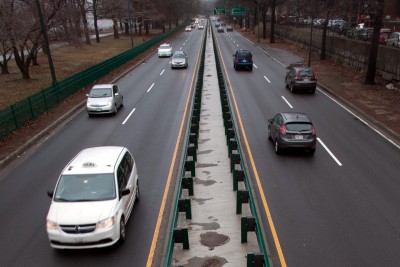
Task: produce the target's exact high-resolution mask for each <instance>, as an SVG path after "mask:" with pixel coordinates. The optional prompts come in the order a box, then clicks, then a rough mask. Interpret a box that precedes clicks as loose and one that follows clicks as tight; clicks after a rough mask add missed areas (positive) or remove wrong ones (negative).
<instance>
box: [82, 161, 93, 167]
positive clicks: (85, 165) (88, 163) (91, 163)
mask: <svg viewBox="0 0 400 267" xmlns="http://www.w3.org/2000/svg"><path fill="white" fill-rule="evenodd" d="M83 167H84V168H90V167H96V164H94V163H93V162H85V163H83Z"/></svg>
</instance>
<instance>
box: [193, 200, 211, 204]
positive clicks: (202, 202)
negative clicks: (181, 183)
mask: <svg viewBox="0 0 400 267" xmlns="http://www.w3.org/2000/svg"><path fill="white" fill-rule="evenodd" d="M211 199H212V198H192V200H193V201H196V202H197V203H199V205H203V204H204V202H206V201H207V200H211Z"/></svg>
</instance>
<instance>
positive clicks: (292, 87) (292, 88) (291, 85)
mask: <svg viewBox="0 0 400 267" xmlns="http://www.w3.org/2000/svg"><path fill="white" fill-rule="evenodd" d="M290 92H292V93H294V86H293V83H291V84H290Z"/></svg>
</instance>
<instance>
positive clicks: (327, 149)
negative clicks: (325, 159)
mask: <svg viewBox="0 0 400 267" xmlns="http://www.w3.org/2000/svg"><path fill="white" fill-rule="evenodd" d="M317 140H318V142H319V143H320V144H321V145H322V146H323V147H324V148H325V150H326V151H327V152H328V153H329V155H331V157H332V158H333V159H334V160H335V161H336V163H337V164H338V165H339V166H343V165H342V163H341V162H340V161H339V160H338V159H337V158H336V157H335V155H333V153H332V152H331V151H330V150H329V148H328V147H327V146H326V145H325V144H324V142H322V140H321V139H320V138H318V137H317Z"/></svg>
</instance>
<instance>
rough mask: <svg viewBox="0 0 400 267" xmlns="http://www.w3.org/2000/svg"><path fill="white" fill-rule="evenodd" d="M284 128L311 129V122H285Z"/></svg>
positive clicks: (291, 129)
mask: <svg viewBox="0 0 400 267" xmlns="http://www.w3.org/2000/svg"><path fill="white" fill-rule="evenodd" d="M286 129H288V131H310V130H311V129H312V124H311V123H307V122H301V123H298V122H292V123H286Z"/></svg>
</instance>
